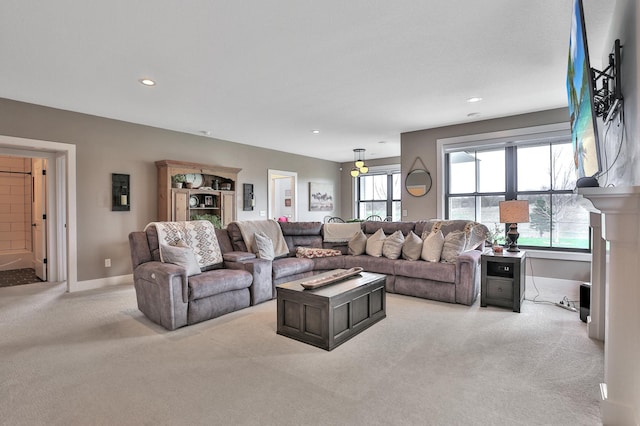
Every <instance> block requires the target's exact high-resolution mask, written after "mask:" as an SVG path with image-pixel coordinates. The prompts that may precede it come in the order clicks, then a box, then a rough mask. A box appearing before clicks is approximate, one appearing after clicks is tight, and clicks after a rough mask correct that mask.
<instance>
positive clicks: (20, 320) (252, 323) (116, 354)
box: [0, 283, 603, 425]
mask: <svg viewBox="0 0 640 426" xmlns="http://www.w3.org/2000/svg"><path fill="white" fill-rule="evenodd" d="M275 310H276V304H275V301H270V302H267V303H263V304H261V305H259V306H256V307H252V308H248V309H245V310H242V311H240V312H236V313H233V314H229V315H226V316H224V317H221V318H217V319H214V320H211V321H207V322H204V323H201V324H197V325H194V326H190V327H187V328H183V329H180V330H176V331H174V332H168V331H166V330H164V329H162V328H160V327H159V326H156V325H154V324H152V323H150V322H149V321H147V320H146V318H145V317H144V316H143V315H142V314H141V313H140V312H139V311H138V310H137V308H136V302H135V293H134V291H133V289H132V287H131V286H117V287H112V288H109V289H102V290H94V291H87V292H80V293H73V294H67V293H64V288H63V287H62V286H60V285H54V286H51V285H50V284H45V283H42V284H30V285H24V286H19V287H8V288H1V289H0V339H1V340H0V424H2V425H40V424H42V425H44V424H47V425H165V424H166V425H234V424H242V425H259V424H260V425H262V424H264V425H303V424H312V425H315V424H330V425H403V424H407V425H413V424H415V425H595V424H600V422H599V408H598V400H599V396H598V395H599V393H598V384H599V383H600V382H602V381H603V347H602V344H601V343H600V342H595V341H592V340H590V339H589V338H588V337H587V334H586V326H585V324H584V323H582V322H581V321H579V319H578V316H577V314H574V313H572V312H569V311H565V310H562V309H559V308H557V307H554V306H550V305H540V304H534V303H532V302H525V304H524V306H523V312H522V313H520V314H516V313H513V312H511V311H509V310H507V309H502V308H494V307H488V308H480V306H479V302H476V304H475V305H474V306H472V307H466V306H461V305H451V304H447V303H438V302H432V301H428V300H422V299H417V298H411V297H405V296H398V295H388V297H387V318H386V319H384V320H382V321H381V322H379V323H377V324H375V325H374V326H373V327H371V328H370V329H368V330H366V331H365V332H363V333H361V334H360V335H358V336H356V337H355V338H354V339H352V340H351V341H349V342H347V343H345V344H343V345H342V346H339V347H338V348H336V349H334V350H333V351H331V352H326V351H324V350H322V349H318V348H315V347H312V346H309V345H306V344H303V343H300V342H297V341H294V340H291V339H288V338H286V337H283V336H279V335H277V334H276V332H275Z"/></svg>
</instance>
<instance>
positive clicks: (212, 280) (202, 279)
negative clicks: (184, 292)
mask: <svg viewBox="0 0 640 426" xmlns="http://www.w3.org/2000/svg"><path fill="white" fill-rule="evenodd" d="M252 280H253V277H252V276H251V274H250V273H248V272H247V271H245V270H242V269H215V270H213V271H207V272H203V273H201V274H200V275H194V276H193V277H189V300H198V299H202V298H204V297H209V296H215V295H216V294H220V293H226V292H227V291H232V290H240V289H243V288H248V287H249V286H251V282H252Z"/></svg>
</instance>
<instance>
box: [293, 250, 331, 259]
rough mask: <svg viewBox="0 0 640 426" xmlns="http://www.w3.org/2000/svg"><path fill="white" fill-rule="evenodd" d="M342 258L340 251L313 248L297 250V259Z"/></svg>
mask: <svg viewBox="0 0 640 426" xmlns="http://www.w3.org/2000/svg"><path fill="white" fill-rule="evenodd" d="M332 256H342V252H341V251H340V250H335V249H328V248H327V249H325V248H312V247H298V248H297V249H296V257H304V258H307V259H314V258H316V257H332Z"/></svg>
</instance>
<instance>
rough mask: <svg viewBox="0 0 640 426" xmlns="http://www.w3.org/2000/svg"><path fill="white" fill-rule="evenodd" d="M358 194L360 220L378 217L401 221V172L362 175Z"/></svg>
mask: <svg viewBox="0 0 640 426" xmlns="http://www.w3.org/2000/svg"><path fill="white" fill-rule="evenodd" d="M356 194H357V197H356V198H357V199H356V205H357V214H358V219H366V218H368V217H369V216H373V215H376V216H380V217H381V218H382V219H385V218H387V217H391V219H392V220H394V221H399V220H400V213H401V212H400V206H401V205H400V197H401V189H400V172H395V171H394V172H387V173H378V174H375V173H368V174H366V175H360V177H358V179H357V189H356Z"/></svg>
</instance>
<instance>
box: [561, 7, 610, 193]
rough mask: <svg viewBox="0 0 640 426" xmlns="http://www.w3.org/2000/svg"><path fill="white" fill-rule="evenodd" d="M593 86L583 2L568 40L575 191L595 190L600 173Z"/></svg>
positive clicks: (568, 81)
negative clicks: (580, 189)
mask: <svg viewBox="0 0 640 426" xmlns="http://www.w3.org/2000/svg"><path fill="white" fill-rule="evenodd" d="M592 82H593V75H592V70H591V66H590V65H589V49H588V47H587V33H586V30H585V24H584V11H583V8H582V0H574V1H573V16H572V20H571V36H570V39H569V64H568V69H567V94H568V97H569V120H570V123H571V140H572V143H573V156H574V162H575V168H576V177H577V183H576V185H577V186H578V187H580V186H598V183H597V180H596V177H597V175H598V174H599V173H600V172H601V171H602V168H601V161H600V147H599V143H598V132H597V124H596V109H595V104H594V97H593V83H592Z"/></svg>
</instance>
